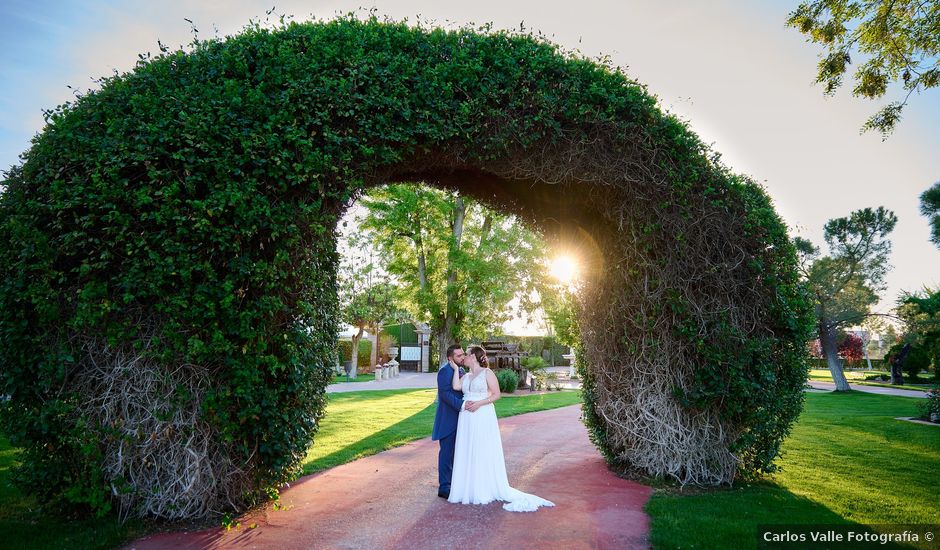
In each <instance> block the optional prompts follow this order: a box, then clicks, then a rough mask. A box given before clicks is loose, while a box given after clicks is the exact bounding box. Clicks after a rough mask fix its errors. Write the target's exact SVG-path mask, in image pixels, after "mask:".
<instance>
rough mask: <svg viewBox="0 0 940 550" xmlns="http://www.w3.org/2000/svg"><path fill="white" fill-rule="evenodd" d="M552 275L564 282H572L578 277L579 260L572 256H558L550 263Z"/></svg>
mask: <svg viewBox="0 0 940 550" xmlns="http://www.w3.org/2000/svg"><path fill="white" fill-rule="evenodd" d="M549 273H551V275H552V277H554V278H556V279H558V281H560V282H562V283H564V284H571V283H573V282H574V281H575V280H576V279H577V278H578V262H577V260H575V259H574V258H573V257H571V256H558V257H556V258H555V259H553V260H552V262H551V264H549Z"/></svg>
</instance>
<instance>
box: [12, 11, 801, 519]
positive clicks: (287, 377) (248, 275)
mask: <svg viewBox="0 0 940 550" xmlns="http://www.w3.org/2000/svg"><path fill="white" fill-rule="evenodd" d="M47 122H48V124H47V126H46V127H45V129H44V130H43V132H42V133H41V134H40V135H38V136H36V137H35V138H34V140H33V144H32V147H31V148H30V150H29V151H27V152H26V153H25V154H24V157H23V159H24V161H23V163H22V164H21V165H20V166H17V167H14V168H13V169H12V170H11V171H10V172H9V173H8V174H7V180H6V182H5V183H6V186H7V189H6V192H5V193H4V194H3V195H2V198H0V270H2V273H0V275H2V276H0V365H2V369H3V370H2V387H0V393H2V394H6V395H8V396H9V400H8V401H6V402H5V403H4V404H3V406H2V407H3V412H2V414H3V419H2V420H3V426H4V429H5V430H6V431H7V433H8V434H9V435H10V438H11V441H12V442H13V444H14V445H16V446H19V447H22V448H23V455H22V457H23V464H24V465H23V468H22V469H21V471H20V473H19V476H20V480H21V482H23V483H24V484H26V485H27V486H28V487H29V488H30V489H31V490H32V491H33V492H34V493H35V494H37V495H39V496H40V497H41V498H43V499H46V500H65V501H68V502H72V503H76V504H81V505H84V506H90V507H92V508H94V509H96V510H98V511H105V510H107V509H108V507H109V506H112V505H113V504H116V505H117V507H118V509H119V510H120V511H121V513H123V514H125V515H154V516H161V517H169V518H176V517H194V516H200V515H205V514H208V513H212V512H218V511H223V510H230V509H238V508H242V507H244V506H245V505H247V504H249V503H251V502H253V501H254V500H256V499H257V498H259V497H263V495H264V494H265V489H268V488H271V487H274V486H277V485H278V484H280V483H282V482H284V481H287V480H289V479H291V478H292V477H293V476H295V475H296V474H297V472H298V466H299V465H300V463H301V460H302V459H303V457H304V456H305V453H306V450H307V447H308V446H309V445H310V444H311V440H312V439H313V435H314V432H315V431H316V427H317V423H318V421H319V419H320V417H321V416H322V414H323V409H324V403H325V401H324V393H323V390H324V387H325V385H326V384H327V382H328V381H329V379H330V376H331V367H332V365H333V364H334V363H335V357H334V353H335V336H334V335H335V334H336V323H335V319H336V316H337V304H336V288H335V283H334V280H335V272H336V267H337V256H336V242H335V240H336V231H335V226H336V221H337V219H338V218H339V217H340V216H341V214H342V213H343V211H344V209H345V208H346V205H347V204H349V202H350V199H351V198H353V197H355V196H357V194H358V193H360V192H361V190H363V189H366V188H368V187H370V186H375V185H380V184H384V183H389V182H399V181H425V182H428V183H430V184H433V185H438V186H446V187H451V188H456V189H458V190H459V191H460V192H462V193H466V194H469V195H473V196H475V197H477V198H479V199H481V200H484V201H487V202H488V203H490V204H492V205H494V206H497V207H499V208H501V209H503V210H505V211H508V212H512V213H515V214H517V215H519V216H521V217H522V218H523V219H525V220H528V221H529V222H530V223H531V224H532V225H533V226H534V227H537V228H539V229H540V230H542V231H544V232H545V233H547V234H550V235H552V236H555V237H558V238H561V239H567V240H569V241H571V242H576V243H577V244H578V246H579V247H580V248H581V249H582V250H583V251H589V250H592V251H593V254H594V255H593V259H592V265H593V266H594V269H593V270H592V271H590V272H589V273H587V274H586V280H585V282H584V289H583V291H582V293H581V296H580V303H581V305H580V326H581V334H582V345H583V348H582V349H581V353H580V354H579V357H583V359H584V361H583V365H582V369H583V370H582V375H583V377H584V386H585V389H584V395H585V399H586V404H585V411H586V415H585V418H586V422H587V424H588V428H589V430H590V433H591V436H592V438H593V440H594V442H595V443H596V444H597V445H598V447H599V448H600V449H601V450H602V452H603V453H604V455H605V456H606V457H607V459H608V460H609V461H610V462H611V463H614V464H619V465H626V466H630V467H633V468H637V469H639V470H641V471H643V472H646V473H649V474H653V475H663V476H672V477H674V478H676V479H678V480H679V481H681V482H683V483H701V484H716V483H729V482H731V481H732V480H733V479H734V478H735V476H736V475H737V474H738V473H740V472H744V473H754V472H761V471H768V470H771V469H772V468H773V465H772V462H773V460H774V458H775V457H776V456H777V453H778V449H779V445H780V442H781V440H782V439H783V437H784V436H785V435H786V434H787V431H788V430H789V426H790V424H791V422H792V421H793V419H795V418H796V416H797V414H798V413H799V411H800V408H801V403H802V394H801V388H802V385H803V382H804V381H805V378H806V370H805V364H804V359H803V357H804V355H805V344H804V342H805V339H806V336H807V334H808V327H809V326H810V324H811V316H810V310H809V307H808V305H807V301H806V300H805V298H804V296H803V295H802V293H801V290H800V287H799V285H798V282H797V274H796V270H795V265H796V264H795V256H794V250H793V247H792V246H791V243H790V241H789V240H788V238H787V234H786V228H785V226H784V225H783V223H782V222H781V221H780V219H779V217H778V216H777V214H776V213H775V212H774V210H773V207H772V206H771V203H770V200H769V199H768V198H767V196H766V195H765V194H764V192H763V191H762V190H761V189H760V188H759V187H758V186H757V185H756V184H754V183H753V182H751V181H750V180H748V179H747V178H744V177H741V176H737V175H734V174H731V173H729V172H728V171H727V170H725V169H724V168H723V167H722V166H721V165H720V164H719V163H718V160H717V155H714V154H712V153H711V152H710V151H709V150H708V148H707V147H706V146H705V145H704V144H703V143H702V142H701V141H700V140H699V139H698V138H697V137H696V136H695V135H694V134H692V133H691V132H690V131H689V130H688V129H687V128H686V126H685V125H684V124H683V123H682V122H681V121H679V120H677V119H676V118H674V117H672V116H669V115H666V114H663V113H662V112H661V111H660V110H659V109H658V108H657V105H656V100H655V99H654V98H653V97H652V96H651V95H649V94H648V93H647V92H646V90H645V89H644V88H643V86H641V85H639V84H637V83H636V82H634V81H632V80H630V79H629V78H628V77H627V76H625V75H624V74H623V73H622V72H620V70H618V69H615V68H611V67H609V66H607V65H605V64H603V63H597V62H593V61H590V60H587V59H583V58H580V57H577V56H575V55H573V54H570V53H565V52H562V51H560V50H559V48H558V47H557V46H554V45H552V44H549V43H547V42H545V41H544V40H542V39H540V38H537V37H532V36H526V35H516V34H512V33H505V32H493V31H491V30H489V29H487V28H484V29H476V30H474V29H460V30H456V31H443V30H440V29H424V28H414V27H409V26H407V25H405V24H400V23H387V22H380V21H377V20H375V19H369V20H365V21H360V20H357V19H355V18H352V17H345V18H340V19H337V20H335V21H330V22H322V23H304V24H296V23H290V24H287V25H284V26H282V27H281V28H278V29H276V30H266V29H262V28H258V27H257V26H255V27H250V28H248V29H246V30H245V31H244V32H243V33H241V34H240V35H238V36H235V37H229V38H226V39H224V40H211V41H206V42H198V43H195V44H194V45H193V46H192V50H191V51H190V52H183V51H175V52H165V53H163V54H161V55H159V56H157V57H155V58H153V59H144V60H142V61H141V62H140V63H138V66H137V67H136V68H135V69H134V70H133V71H132V72H130V73H127V74H122V75H117V76H114V77H110V78H106V79H104V80H103V81H102V85H101V89H100V90H98V91H95V92H91V93H88V94H86V95H84V96H82V97H81V98H79V99H77V100H76V101H75V102H73V103H71V104H67V105H63V106H60V107H58V108H56V109H53V110H52V111H50V112H48V113H47ZM575 239H577V240H575Z"/></svg>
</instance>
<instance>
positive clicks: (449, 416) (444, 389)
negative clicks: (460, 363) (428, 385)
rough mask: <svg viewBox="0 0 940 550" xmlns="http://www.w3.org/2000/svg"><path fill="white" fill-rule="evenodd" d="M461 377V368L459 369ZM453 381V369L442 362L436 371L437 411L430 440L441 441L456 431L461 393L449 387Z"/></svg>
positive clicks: (461, 399) (447, 363)
mask: <svg viewBox="0 0 940 550" xmlns="http://www.w3.org/2000/svg"><path fill="white" fill-rule="evenodd" d="M459 372H460V376H463V374H464V372H463V368H461V369H459ZM453 380H454V367H452V366H450V361H446V362H444V364H443V365H441V368H440V369H438V371H437V411H436V412H435V413H434V429H433V430H431V440H433V441H437V440H438V439H443V438H445V437H447V436H449V435H450V434H452V433H454V432H456V431H457V416H458V415H459V414H460V409H462V408H463V392H462V391H459V390H455V389H454V388H453V386H452V385H451V384H452V383H453Z"/></svg>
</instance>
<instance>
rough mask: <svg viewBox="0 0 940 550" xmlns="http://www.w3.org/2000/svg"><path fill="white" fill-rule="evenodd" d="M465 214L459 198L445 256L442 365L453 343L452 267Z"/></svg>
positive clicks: (454, 301)
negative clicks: (451, 239)
mask: <svg viewBox="0 0 940 550" xmlns="http://www.w3.org/2000/svg"><path fill="white" fill-rule="evenodd" d="M466 213H467V209H466V205H464V202H463V199H462V198H460V197H459V196H458V197H457V199H456V200H455V201H454V217H453V218H452V219H451V226H450V227H451V232H452V235H453V241H452V242H453V244H452V245H451V249H450V253H449V254H448V255H447V289H446V290H447V302H446V305H445V310H444V322H443V324H442V326H441V330H440V332H439V337H438V349H439V350H440V352H441V355H440V360H441V362H442V363H443V362H444V361H445V360H446V358H447V348H448V347H450V346H451V345H452V344H453V343H454V341H455V340H454V333H455V332H456V328H457V266H456V265H454V263H455V259H456V254H457V252H458V251H459V250H460V241H461V239H462V238H463V221H464V217H465V215H466Z"/></svg>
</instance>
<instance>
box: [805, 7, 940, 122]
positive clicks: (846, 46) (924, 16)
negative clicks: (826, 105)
mask: <svg viewBox="0 0 940 550" xmlns="http://www.w3.org/2000/svg"><path fill="white" fill-rule="evenodd" d="M787 26H789V27H795V28H797V29H798V30H799V31H800V32H802V33H803V34H805V35H806V36H807V37H808V41H810V42H815V43H817V44H822V45H823V46H824V47H825V50H824V54H823V55H822V56H821V59H820V61H819V65H818V69H819V70H818V74H817V76H816V82H818V83H822V84H823V85H824V87H825V93H826V94H827V95H831V94H833V93H834V92H835V90H836V89H838V88H839V87H840V86H841V85H842V78H843V76H844V75H845V73H846V71H847V69H848V66H849V65H851V64H852V55H853V53H854V52H857V53H858V54H860V56H861V57H863V58H864V59H865V61H864V62H863V63H862V64H861V65H859V67H858V69H857V70H856V71H855V75H854V79H855V87H854V88H853V90H852V95H854V96H856V97H865V98H868V99H878V98H880V97H882V96H884V95H885V93H886V92H887V90H888V85H889V84H896V83H899V84H901V86H902V87H903V89H904V91H905V92H906V94H905V95H904V98H903V99H900V100H897V101H893V102H891V103H889V104H888V105H886V106H884V107H882V108H881V109H880V110H879V111H878V112H876V113H875V114H874V115H872V116H871V117H870V118H869V119H868V121H867V122H866V123H865V125H864V126H863V130H871V129H877V130H879V131H880V132H881V133H882V136H884V137H887V135H888V134H890V133H891V131H892V130H893V129H894V127H895V125H896V124H897V122H898V121H899V120H900V118H901V111H902V110H903V109H904V107H905V106H906V105H907V102H908V100H909V99H910V97H911V94H913V93H914V92H918V93H920V92H921V91H923V90H927V89H930V88H934V87H936V86H937V85H938V84H940V57H938V56H940V4H938V2H936V1H935V0H863V1H860V0H812V1H809V2H803V3H802V4H800V5H799V6H798V7H797V8H796V10H794V11H793V12H791V13H790V16H789V18H788V19H787Z"/></svg>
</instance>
